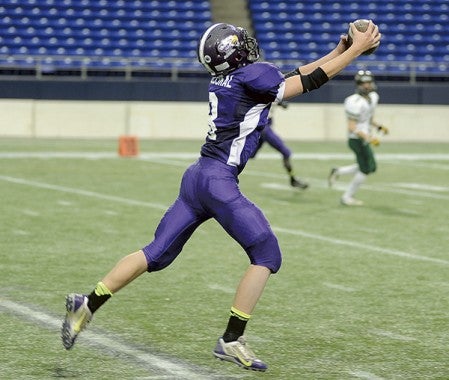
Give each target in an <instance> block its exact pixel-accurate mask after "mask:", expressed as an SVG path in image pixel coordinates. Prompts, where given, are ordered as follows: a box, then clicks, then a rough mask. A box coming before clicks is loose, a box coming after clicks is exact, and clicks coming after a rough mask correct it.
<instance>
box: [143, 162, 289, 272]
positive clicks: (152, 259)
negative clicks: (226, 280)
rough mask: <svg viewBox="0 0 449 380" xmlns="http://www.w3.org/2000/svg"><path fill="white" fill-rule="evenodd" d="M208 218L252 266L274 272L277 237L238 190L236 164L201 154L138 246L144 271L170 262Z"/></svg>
mask: <svg viewBox="0 0 449 380" xmlns="http://www.w3.org/2000/svg"><path fill="white" fill-rule="evenodd" d="M210 218H214V219H215V220H217V222H218V223H220V225H221V226H222V227H223V228H224V230H225V231H226V232H227V233H228V234H229V235H230V236H231V237H232V238H234V239H235V240H236V241H237V242H238V243H239V244H240V245H241V246H242V248H243V249H244V250H245V252H246V253H247V255H248V257H249V259H250V262H251V263H252V264H255V265H261V266H265V267H267V268H269V269H270V270H271V271H272V272H273V273H275V272H277V271H278V270H279V268H280V266H281V261H282V257H281V251H280V248H279V244H278V241H277V238H276V236H275V235H274V233H273V231H272V230H271V227H270V225H269V223H268V220H267V219H266V218H265V216H264V214H263V213H262V211H261V210H260V209H259V208H258V207H257V206H256V205H255V204H254V203H252V202H251V201H249V200H248V199H247V198H246V197H245V196H244V195H243V194H242V193H241V192H240V189H239V186H238V179H237V168H235V167H233V166H229V165H226V164H224V163H222V162H219V161H217V160H215V159H212V158H207V157H201V158H200V159H199V160H198V161H196V162H195V163H194V164H192V165H191V166H190V167H189V168H188V169H187V170H186V171H185V173H184V175H183V177H182V181H181V188H180V191H179V195H178V198H177V199H176V200H175V202H174V203H173V204H172V205H171V206H170V208H169V209H168V210H167V212H166V213H165V215H164V216H163V218H162V219H161V221H160V223H159V225H158V227H157V229H156V232H155V235H154V240H153V241H152V242H151V243H150V244H148V245H147V246H146V247H145V248H143V252H144V253H145V257H146V259H147V262H148V271H149V272H153V271H158V270H161V269H164V268H165V267H167V266H168V265H170V264H171V263H172V262H173V260H175V259H176V257H177V256H178V255H179V253H180V252H181V250H182V248H183V247H184V244H185V243H186V242H187V240H189V238H190V236H192V233H193V232H194V231H195V230H196V228H197V227H198V226H199V225H200V224H201V223H203V222H205V221H206V220H208V219H210Z"/></svg>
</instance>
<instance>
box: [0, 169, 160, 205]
mask: <svg viewBox="0 0 449 380" xmlns="http://www.w3.org/2000/svg"><path fill="white" fill-rule="evenodd" d="M0 180H3V181H6V182H12V183H17V184H20V185H26V186H32V187H38V188H41V189H47V190H54V191H60V192H63V193H71V194H77V195H83V196H86V197H91V198H99V199H104V200H108V201H113V202H119V203H124V204H128V205H131V206H144V207H150V208H154V209H157V210H164V211H165V210H166V209H167V207H168V206H166V205H162V204H159V203H150V202H143V201H137V200H134V199H129V198H123V197H117V196H115V195H107V194H101V193H96V192H94V191H88V190H83V189H76V188H73V187H67V186H59V185H51V184H49V183H45V182H38V181H30V180H27V179H23V178H17V177H9V176H4V175H0Z"/></svg>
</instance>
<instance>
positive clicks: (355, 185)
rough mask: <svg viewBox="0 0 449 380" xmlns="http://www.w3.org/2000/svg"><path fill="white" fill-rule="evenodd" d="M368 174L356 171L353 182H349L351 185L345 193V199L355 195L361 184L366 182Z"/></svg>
mask: <svg viewBox="0 0 449 380" xmlns="http://www.w3.org/2000/svg"><path fill="white" fill-rule="evenodd" d="M365 178H366V174H364V173H362V172H361V171H357V173H355V175H354V178H353V179H352V181H351V183H350V184H349V187H348V188H347V190H346V191H345V193H344V194H343V198H344V199H349V198H352V197H353V196H354V194H355V193H356V191H357V190H358V189H359V187H360V185H361V184H362V183H363V182H365Z"/></svg>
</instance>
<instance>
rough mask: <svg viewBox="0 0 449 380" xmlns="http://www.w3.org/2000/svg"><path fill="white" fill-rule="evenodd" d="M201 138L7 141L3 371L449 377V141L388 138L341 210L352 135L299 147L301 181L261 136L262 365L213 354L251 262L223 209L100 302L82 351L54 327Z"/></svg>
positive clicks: (161, 206) (152, 213) (256, 323)
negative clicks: (136, 145) (279, 259)
mask: <svg viewBox="0 0 449 380" xmlns="http://www.w3.org/2000/svg"><path fill="white" fill-rule="evenodd" d="M201 143H202V141H153V142H152V141H141V142H140V149H141V153H142V154H141V156H140V157H139V158H119V157H118V156H117V155H116V151H117V141H112V140H98V141H97V140H93V141H87V140H28V139H0V197H1V198H0V199H1V214H0V215H1V216H0V221H1V223H0V230H1V254H0V274H1V275H0V357H1V360H0V378H1V379H14V380H15V379H53V378H71V379H95V380H96V379H120V380H122V379H256V378H258V379H276V380H297V379H300V380H302V379H369V380H378V379H448V378H449V362H448V360H447V357H448V355H447V352H448V350H447V347H448V341H449V330H448V326H449V312H448V310H449V302H448V299H449V297H448V292H449V228H448V216H449V213H448V206H449V144H436V143H435V144H418V143H415V144H411V143H410V144H406V143H402V144H399V143H389V144H384V145H381V146H380V147H378V148H376V154H377V157H378V167H379V168H378V172H377V173H376V174H375V175H374V176H370V177H369V179H368V181H367V183H366V185H365V186H364V187H363V188H362V190H360V192H359V193H358V194H357V196H358V198H359V199H362V200H363V201H364V202H365V206H363V207H360V208H348V207H345V206H341V205H340V204H339V198H340V195H341V192H342V191H343V189H344V186H345V184H346V183H347V182H348V181H349V178H344V179H343V178H342V179H341V180H340V181H339V182H338V184H337V186H336V188H333V189H329V188H328V186H327V175H328V173H329V170H330V168H331V167H332V166H334V165H340V164H349V163H351V162H352V156H351V155H350V154H349V151H348V150H347V148H346V146H345V143H321V142H320V143H318V142H316V143H315V142H291V143H290V144H289V145H290V147H291V148H292V150H293V151H294V152H295V156H294V165H295V169H296V171H297V173H298V174H299V175H300V176H301V177H303V178H305V179H306V180H308V181H309V182H310V184H311V187H310V188H309V189H308V190H306V191H301V190H296V189H293V188H290V187H289V185H288V181H287V177H286V175H285V173H284V171H283V168H282V164H281V159H280V156H279V155H278V154H277V153H276V152H274V151H273V150H272V149H270V148H269V147H264V148H263V150H262V151H261V152H260V155H259V156H258V158H257V159H255V160H251V161H250V162H249V164H248V166H247V168H246V169H245V171H244V173H243V174H242V175H241V176H240V186H241V189H242V191H243V192H244V193H245V194H246V195H247V196H248V197H249V198H250V199H251V200H253V201H254V202H255V203H256V204H258V205H259V206H260V207H261V208H262V209H263V210H264V212H265V214H266V215H267V217H268V219H269V220H270V222H271V225H272V227H273V229H274V230H275V232H276V234H277V236H278V238H279V242H280V245H281V248H282V251H283V257H284V261H283V266H282V268H281V270H280V271H279V273H278V274H276V275H275V276H273V277H272V278H271V279H270V281H269V283H268V285H267V288H266V291H265V293H264V294H263V296H262V298H261V300H260V302H259V304H258V305H257V308H256V310H255V312H254V314H253V318H252V319H251V321H250V322H249V324H248V328H247V337H248V340H249V343H250V344H251V346H252V348H253V349H254V350H255V351H256V353H257V354H258V355H259V356H260V358H262V359H263V360H264V361H266V362H267V363H268V365H269V370H268V371H267V372H266V373H255V372H248V371H244V370H242V369H240V368H238V367H237V366H235V365H233V364H231V363H225V362H220V361H219V360H216V359H214V358H213V356H212V354H211V351H212V349H213V347H214V345H215V341H216V339H217V338H218V336H219V335H220V334H221V333H222V332H223V330H224V328H225V325H226V323H227V319H228V311H229V308H230V306H231V302H232V298H233V292H234V288H235V287H236V285H237V283H238V281H239V278H240V276H241V274H242V273H243V271H244V270H245V269H246V266H247V258H246V256H245V254H244V253H243V252H242V250H241V248H240V247H239V246H238V245H237V244H236V243H235V242H234V241H233V240H232V239H231V238H230V237H228V236H227V235H226V234H225V233H224V232H223V231H222V230H221V227H220V226H218V225H217V224H216V223H215V222H214V221H208V222H207V223H205V224H204V225H202V226H201V227H200V228H199V229H198V230H197V232H196V233H195V234H194V235H193V237H192V239H191V240H190V241H189V242H188V243H187V245H186V246H185V248H184V251H183V252H182V254H181V255H180V257H179V258H178V260H176V261H175V263H174V264H173V265H172V266H171V267H169V268H167V269H166V270H164V271H162V272H158V273H153V274H146V275H143V276H141V277H140V278H139V279H137V280H136V281H135V282H134V283H132V284H131V285H129V286H128V287H126V288H125V289H123V290H122V291H120V292H119V293H117V294H116V295H115V296H114V297H113V298H112V299H111V300H110V301H109V302H108V303H107V304H106V305H105V306H104V307H103V308H102V309H100V310H99V311H98V313H96V315H95V317H94V320H93V322H92V323H91V325H90V326H89V328H88V329H87V330H86V331H85V332H83V333H82V334H81V335H80V337H79V340H78V343H77V344H76V345H75V347H74V348H73V350H71V351H65V350H64V349H63V348H62V344H61V342H60V338H59V330H60V324H61V321H62V317H63V315H64V298H65V295H66V294H67V293H70V292H84V293H86V292H90V291H91V289H92V288H93V286H94V285H95V284H96V282H97V281H98V280H99V279H101V278H102V277H103V275H104V274H105V273H106V272H107V271H109V269H110V268H111V267H112V265H114V264H115V263H116V261H117V260H119V259H120V258H121V257H122V256H124V255H125V254H128V253H130V252H132V251H135V250H138V249H140V248H141V247H142V246H144V245H146V244H147V243H148V242H149V241H150V240H151V239H152V235H153V232H154V229H155V227H156V226H157V223H158V222H159V220H160V218H161V216H162V214H163V212H164V210H165V208H166V207H168V206H169V205H170V204H171V202H172V201H173V200H174V198H175V197H176V195H177V191H178V186H179V182H180V178H181V175H182V173H183V170H184V169H185V168H186V167H187V166H188V165H189V164H190V163H191V162H193V160H194V159H195V157H196V156H197V154H198V150H199V147H200V145H201Z"/></svg>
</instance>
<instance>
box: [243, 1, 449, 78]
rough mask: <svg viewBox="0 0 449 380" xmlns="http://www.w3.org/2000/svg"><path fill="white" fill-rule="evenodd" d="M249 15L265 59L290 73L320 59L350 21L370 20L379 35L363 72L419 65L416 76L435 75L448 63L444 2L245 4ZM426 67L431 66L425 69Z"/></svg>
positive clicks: (448, 19)
mask: <svg viewBox="0 0 449 380" xmlns="http://www.w3.org/2000/svg"><path fill="white" fill-rule="evenodd" d="M249 9H250V12H251V17H252V21H253V26H254V29H255V33H256V37H257V38H258V40H259V42H260V45H261V48H262V49H263V51H264V52H265V55H266V57H272V58H273V59H276V60H279V61H280V62H281V66H282V65H284V66H285V67H287V66H288V67H290V66H291V65H292V64H293V63H294V61H295V60H297V59H298V56H299V57H300V60H301V61H303V62H308V61H311V60H313V59H316V58H318V57H320V56H321V55H323V54H325V53H326V52H327V51H329V50H330V49H332V47H334V46H335V44H336V42H337V39H338V36H339V35H340V34H341V33H344V32H346V31H347V28H348V26H349V21H352V20H355V19H357V18H369V19H373V20H374V21H375V22H376V23H377V24H378V25H379V26H380V28H381V30H382V33H383V35H384V36H383V41H382V45H381V48H379V49H377V51H376V52H375V53H374V54H373V55H371V56H366V57H363V58H361V60H362V61H364V65H365V66H366V65H369V64H370V62H373V64H372V65H373V67H377V68H384V69H385V70H386V71H395V70H397V71H398V72H403V70H402V66H400V62H401V61H403V62H405V64H406V65H408V63H409V62H415V61H416V62H420V61H422V62H426V63H427V64H425V65H423V66H422V68H421V69H422V70H420V71H422V72H425V70H429V71H430V70H435V69H434V68H432V69H431V67H438V69H436V70H437V71H439V72H441V67H445V65H444V64H445V63H447V57H448V55H449V43H448V42H447V41H448V37H447V31H448V28H447V25H448V23H449V3H448V2H447V1H446V0H431V1H427V0H416V1H412V2H411V1H405V0H397V1H389V0H380V1H376V2H372V1H370V0H359V1H358V2H356V3H354V2H353V3H348V2H346V1H342V0H340V1H333V2H315V1H311V0H306V1H302V2H298V1H294V0H283V1H279V2H274V1H267V0H249ZM292 34H293V37H292V36H291V35H292ZM410 36H411V37H410ZM308 41H313V42H316V45H311V44H309V43H308ZM285 42H289V43H290V42H296V43H297V48H295V47H294V45H292V44H290V45H289V47H285ZM274 49H276V51H273V50H274ZM295 49H298V50H295ZM380 61H385V62H386V63H383V64H382V63H379V62H380ZM429 61H432V62H433V64H434V65H433V66H431V65H429ZM376 62H377V63H376ZM390 63H391V65H390ZM393 63H394V65H393ZM438 63H441V64H442V66H441V65H438ZM376 65H377V66H376Z"/></svg>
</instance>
